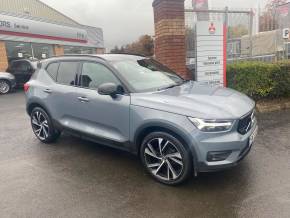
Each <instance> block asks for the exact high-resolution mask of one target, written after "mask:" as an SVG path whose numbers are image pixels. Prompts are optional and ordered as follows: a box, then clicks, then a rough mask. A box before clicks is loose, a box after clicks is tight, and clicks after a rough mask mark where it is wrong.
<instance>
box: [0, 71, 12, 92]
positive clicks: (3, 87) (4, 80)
mask: <svg viewBox="0 0 290 218" xmlns="http://www.w3.org/2000/svg"><path fill="white" fill-rule="evenodd" d="M15 86H16V80H15V76H13V75H12V74H11V73H6V72H0V94H7V93H8V92H10V91H11V90H12V89H13V88H14V87H15Z"/></svg>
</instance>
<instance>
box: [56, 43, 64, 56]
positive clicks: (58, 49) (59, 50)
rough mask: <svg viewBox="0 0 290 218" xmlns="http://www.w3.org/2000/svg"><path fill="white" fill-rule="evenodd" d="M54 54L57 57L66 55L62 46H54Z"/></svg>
mask: <svg viewBox="0 0 290 218" xmlns="http://www.w3.org/2000/svg"><path fill="white" fill-rule="evenodd" d="M54 54H55V56H60V55H64V49H63V46H61V45H54Z"/></svg>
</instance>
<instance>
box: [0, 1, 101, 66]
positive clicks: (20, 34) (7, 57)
mask: <svg viewBox="0 0 290 218" xmlns="http://www.w3.org/2000/svg"><path fill="white" fill-rule="evenodd" d="M104 51H105V48H104V40H103V31H102V29H101V28H97V27H91V26H85V25H82V24H79V23H78V22H76V21H74V20H73V19H71V18H69V17H67V16H65V15H64V14H62V13H60V12H58V11H57V10H55V9H53V8H51V7H49V6H48V5H46V4H44V3H43V2H41V1H39V0H1V4H0V71H4V70H6V69H7V67H8V63H9V62H10V61H12V60H16V59H23V58H30V59H45V58H49V57H51V56H56V55H63V54H100V53H104Z"/></svg>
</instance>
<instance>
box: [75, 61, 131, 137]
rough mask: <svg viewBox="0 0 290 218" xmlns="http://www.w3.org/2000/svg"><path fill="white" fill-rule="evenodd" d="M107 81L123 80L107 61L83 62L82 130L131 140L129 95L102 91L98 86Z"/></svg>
mask: <svg viewBox="0 0 290 218" xmlns="http://www.w3.org/2000/svg"><path fill="white" fill-rule="evenodd" d="M104 83H115V84H118V85H121V82H120V80H119V79H118V78H117V77H116V76H115V74H114V73H113V72H112V71H111V70H110V69H109V68H108V67H107V66H105V64H103V63H100V62H83V63H82V67H81V75H80V88H78V91H77V98H78V104H77V108H76V110H77V111H78V113H79V116H80V117H79V118H80V119H79V120H80V121H81V123H80V124H79V125H80V126H81V131H82V132H83V133H85V134H87V135H89V136H93V137H97V138H100V139H106V140H109V141H114V142H117V143H125V142H127V141H128V140H129V105H130V96H129V95H126V94H125V95H118V96H117V97H116V98H112V97H111V96H107V95H100V94H99V93H98V91H97V90H98V87H99V86H100V85H101V84H104Z"/></svg>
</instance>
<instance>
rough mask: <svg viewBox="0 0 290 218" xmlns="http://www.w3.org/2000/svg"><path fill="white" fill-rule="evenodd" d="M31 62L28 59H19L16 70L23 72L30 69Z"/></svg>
mask: <svg viewBox="0 0 290 218" xmlns="http://www.w3.org/2000/svg"><path fill="white" fill-rule="evenodd" d="M29 68H30V64H29V63H28V62H26V61H19V62H18V63H17V65H16V70H17V71H21V72H27V71H29Z"/></svg>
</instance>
